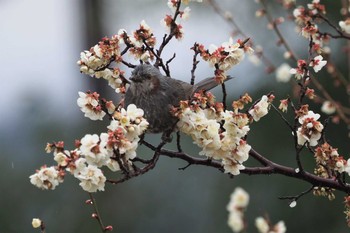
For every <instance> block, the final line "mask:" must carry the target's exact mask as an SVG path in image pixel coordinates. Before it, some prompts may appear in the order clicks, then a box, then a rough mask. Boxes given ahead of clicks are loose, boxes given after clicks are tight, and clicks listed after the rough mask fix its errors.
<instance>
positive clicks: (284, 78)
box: [276, 63, 292, 83]
mask: <svg viewBox="0 0 350 233" xmlns="http://www.w3.org/2000/svg"><path fill="white" fill-rule="evenodd" d="M290 69H291V67H290V66H289V65H288V64H287V63H283V64H281V65H280V66H279V67H278V68H277V70H276V79H277V81H278V82H283V83H287V82H289V80H290V78H291V77H292V74H291V73H290Z"/></svg>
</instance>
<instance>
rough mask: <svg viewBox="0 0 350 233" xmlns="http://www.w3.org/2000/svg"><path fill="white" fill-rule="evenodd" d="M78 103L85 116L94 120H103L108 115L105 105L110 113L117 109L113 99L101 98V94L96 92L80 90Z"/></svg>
mask: <svg viewBox="0 0 350 233" xmlns="http://www.w3.org/2000/svg"><path fill="white" fill-rule="evenodd" d="M77 104H78V106H79V107H80V110H81V111H82V112H83V113H84V116H85V117H87V118H89V119H91V120H93V121H95V120H103V117H104V116H105V115H106V112H105V110H104V109H103V108H104V107H105V108H106V110H107V112H108V113H109V114H112V113H114V111H115V105H114V104H113V103H112V102H111V101H108V102H107V101H103V100H100V95H99V94H98V93H96V92H93V93H91V92H90V91H88V92H86V93H84V92H79V98H78V100H77Z"/></svg>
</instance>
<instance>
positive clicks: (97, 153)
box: [80, 133, 112, 167]
mask: <svg viewBox="0 0 350 233" xmlns="http://www.w3.org/2000/svg"><path fill="white" fill-rule="evenodd" d="M107 140H108V134H106V133H102V134H101V139H100V137H99V136H98V135H97V134H94V135H91V134H86V135H85V136H84V137H83V138H82V139H81V140H80V143H81V146H80V152H81V154H82V155H84V157H85V159H86V162H87V163H88V164H91V165H95V166H97V167H101V166H104V165H106V164H107V162H108V161H109V159H110V156H111V155H112V153H109V152H111V151H108V150H107V148H106V145H107Z"/></svg>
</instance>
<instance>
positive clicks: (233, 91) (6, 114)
mask: <svg viewBox="0 0 350 233" xmlns="http://www.w3.org/2000/svg"><path fill="white" fill-rule="evenodd" d="M218 2H220V5H221V6H222V7H223V8H225V9H226V10H228V11H230V12H231V13H232V15H233V17H234V19H235V20H236V23H237V24H238V25H240V27H241V28H242V29H243V30H244V32H245V33H246V34H247V35H248V36H249V37H251V38H252V40H253V41H254V43H255V44H260V45H262V46H263V47H264V51H265V53H266V55H267V56H268V57H269V58H270V59H271V60H272V61H273V63H274V64H275V65H276V66H278V65H279V64H281V63H283V62H284V61H283V52H284V50H283V48H280V47H277V46H276V44H275V41H276V39H277V38H276V36H275V35H274V34H273V33H272V32H271V31H269V30H267V29H266V23H267V22H266V20H265V19H256V18H255V16H254V14H255V11H256V10H257V9H259V6H258V5H257V4H256V3H254V2H253V1H241V0H219V1H218ZM271 2H272V1H271ZM297 2H298V1H297ZM338 2H340V1H336V2H335V1H329V2H328V5H327V6H328V8H327V9H328V13H329V17H330V18H331V20H332V21H333V22H338V21H339V20H340V16H339V9H340V4H339V3H338ZM298 3H304V2H303V1H299V2H298ZM190 7H191V9H192V12H191V18H190V20H189V21H187V22H184V23H183V26H184V30H185V37H184V39H183V40H182V41H181V42H177V41H173V42H172V43H171V44H170V46H169V47H168V48H167V49H166V50H165V52H164V56H165V57H168V58H170V57H171V56H172V53H173V52H174V51H176V59H175V60H174V61H173V62H172V63H171V65H170V68H171V72H172V75H173V77H176V78H178V79H183V80H187V81H189V80H190V69H191V67H192V51H191V50H190V47H191V46H192V45H193V43H194V42H199V43H202V44H204V45H205V46H209V45H210V44H211V43H214V44H217V45H219V44H221V43H222V42H224V41H227V40H228V38H229V36H230V33H231V32H232V30H233V29H232V28H231V27H230V26H229V25H228V24H227V23H226V22H224V21H223V20H222V19H221V18H220V17H219V16H218V15H217V14H215V13H214V11H213V10H212V8H211V7H210V6H209V5H208V4H198V3H191V4H190ZM270 7H271V9H273V10H274V16H278V15H280V14H284V12H283V11H281V8H280V7H279V6H278V5H277V4H276V3H271V5H270ZM169 13H170V11H169V9H168V8H167V6H166V1H165V0H164V1H160V0H134V1H127V0H114V1H106V0H104V1H103V0H100V1H96V0H95V1H93V0H87V1H82V0H81V1H69V0H60V1H54V0H36V1H33V0H11V1H10V0H1V1H0V30H1V33H0V42H1V48H0V51H1V52H0V64H1V90H2V92H3V94H2V98H0V106H1V110H0V113H1V121H0V148H1V150H0V151H1V152H0V153H1V156H0V171H1V172H0V184H1V186H0V190H1V191H0V195H1V197H0V233H12V232H16V233H18V232H38V230H37V229H36V230H35V229H32V227H31V220H32V218H33V217H39V218H41V219H43V220H44V221H45V223H46V225H47V232H99V228H98V224H97V222H96V221H95V220H93V219H91V218H90V216H91V213H92V211H93V210H92V207H91V206H87V205H86V204H84V202H85V200H86V199H88V195H87V193H85V192H83V190H82V189H81V188H80V187H79V185H78V181H77V180H76V179H74V178H72V177H71V176H70V175H67V177H66V179H65V182H64V183H63V184H61V185H60V186H58V187H57V189H56V190H55V191H41V190H39V189H37V188H36V187H34V186H32V185H31V184H30V182H29V178H28V177H29V176H30V175H31V174H33V173H34V172H35V169H38V168H39V167H40V166H41V165H43V164H48V165H52V164H54V161H53V158H52V156H51V155H50V154H46V153H45V151H44V148H45V146H46V142H52V141H59V140H63V141H65V143H66V144H65V145H66V147H67V148H72V147H73V142H74V139H80V138H82V137H83V136H84V135H85V134H87V133H91V134H93V133H97V134H99V133H100V132H103V131H105V127H106V125H108V122H107V121H105V122H93V121H90V120H88V119H86V118H84V117H83V114H82V113H81V112H80V110H79V108H78V106H77V105H76V99H77V97H78V94H77V93H78V91H86V90H92V91H98V92H100V93H101V94H102V96H103V97H106V98H109V99H113V100H115V101H116V100H117V99H118V96H117V95H116V94H114V93H113V90H112V89H111V88H109V87H108V85H107V83H105V82H103V81H102V80H94V79H91V78H89V77H87V76H85V75H82V74H80V73H79V68H78V66H77V65H76V61H77V60H78V59H79V54H80V52H81V51H83V50H85V49H89V48H90V47H91V46H93V45H94V44H96V43H97V42H98V40H99V39H100V38H102V37H104V36H112V35H113V34H115V33H117V31H118V30H119V29H120V28H124V29H126V30H127V31H128V32H130V31H132V30H135V29H136V28H137V27H138V24H139V23H140V22H141V20H143V19H145V20H146V22H147V23H148V25H150V26H151V27H152V28H153V31H154V33H155V35H156V36H157V38H158V41H160V40H161V38H162V35H163V34H164V33H165V30H164V28H162V27H161V25H160V23H159V21H160V19H162V18H163V17H164V15H165V14H169ZM281 30H282V32H283V33H284V35H285V36H286V38H287V40H289V42H290V43H291V45H292V46H293V48H294V49H295V51H296V52H297V54H298V55H299V56H304V57H305V56H306V54H307V51H306V50H305V48H306V46H307V43H308V42H307V41H306V40H304V39H303V38H301V37H300V36H298V35H297V34H295V33H294V26H293V23H290V22H287V23H285V24H283V26H282V27H281ZM234 39H237V38H234ZM243 39H244V38H243ZM342 46H344V43H343V42H341V41H334V42H332V43H331V44H330V47H331V48H332V50H333V54H334V56H333V57H332V59H333V61H334V62H335V63H336V65H337V66H338V67H339V68H340V70H341V71H343V72H344V73H347V72H348V70H347V67H346V56H345V55H343V54H342ZM290 65H291V66H293V65H294V64H292V63H290ZM211 74H212V70H211V69H210V67H209V66H208V65H207V64H205V63H204V62H201V63H200V65H199V68H198V70H197V78H198V79H201V78H204V77H207V76H210V75H211ZM230 74H231V75H233V76H235V77H236V79H234V80H232V81H230V82H229V83H228V85H227V88H228V94H229V96H228V97H229V103H230V102H231V101H232V100H233V99H235V98H238V97H239V96H240V95H242V94H244V93H245V92H249V93H250V94H251V95H252V96H253V97H254V98H255V99H256V98H259V97H261V95H262V94H264V93H268V92H270V91H274V92H275V95H276V97H277V98H276V99H277V101H278V99H282V98H285V97H286V96H287V95H288V94H291V87H290V85H288V84H280V83H277V82H276V81H275V77H274V74H270V75H267V74H266V73H265V67H264V66H263V65H260V66H255V65H253V64H252V63H251V62H250V61H249V59H248V58H246V59H245V61H244V62H242V63H241V64H240V65H238V66H236V67H234V68H233V69H232V71H230ZM324 74H325V72H323V73H320V74H319V75H318V77H319V78H320V81H321V82H322V83H324V84H325V85H326V86H329V87H330V92H331V93H333V94H334V95H335V96H336V99H337V100H343V99H345V98H346V97H345V96H342V94H341V93H342V91H339V90H333V89H332V87H331V85H330V84H331V82H330V81H329V79H328V80H327V77H326V76H325V75H324ZM214 92H215V94H217V95H218V98H220V89H219V88H217V89H216V90H215V91H214ZM277 101H276V104H277ZM319 107H320V106H316V105H313V109H314V110H315V111H316V112H320V110H319ZM289 119H290V117H289ZM324 119H325V117H323V118H322V120H324ZM327 131H328V132H327V133H328V134H329V138H330V139H332V140H331V143H332V145H333V146H334V147H339V150H340V154H343V155H344V156H345V157H346V158H348V156H349V154H348V153H347V152H348V151H349V143H348V137H347V130H346V127H345V126H344V125H342V124H340V125H334V124H330V126H329V128H328V129H327ZM147 138H148V139H149V140H150V141H153V142H156V141H157V140H158V139H159V137H158V136H155V137H150V136H147ZM182 140H183V147H184V149H185V150H186V151H188V152H189V153H190V154H193V155H195V154H196V153H197V152H198V148H197V147H196V146H194V145H192V143H191V142H190V140H189V139H188V138H186V137H182ZM249 143H250V144H251V145H252V146H253V147H254V148H255V149H256V150H258V151H260V152H261V153H263V154H265V155H266V156H268V158H270V159H273V160H276V161H277V162H280V163H282V164H286V165H289V166H295V162H294V160H293V157H294V154H293V145H292V137H291V135H290V132H288V131H287V127H285V125H284V124H283V122H282V121H281V120H280V119H279V117H278V116H277V114H275V113H274V112H272V111H271V112H270V113H269V115H268V116H267V117H265V118H263V119H262V120H261V121H259V122H258V123H255V124H253V125H252V127H251V132H250V134H249ZM172 147H173V145H169V146H168V148H172ZM139 154H140V155H141V156H143V157H145V158H146V157H147V156H148V155H149V154H150V152H149V151H147V150H142V151H139ZM303 162H304V163H305V164H306V166H307V167H308V168H309V169H310V171H312V169H313V157H312V155H310V154H305V155H304V157H303ZM184 165H186V163H184V162H183V161H179V160H176V159H170V158H167V157H161V159H160V161H159V163H158V164H157V166H156V168H155V169H154V170H152V171H151V172H149V173H147V174H146V175H143V176H141V177H137V178H134V179H132V180H130V181H128V182H126V183H123V184H120V185H116V186H113V185H109V184H107V186H106V191H105V192H102V193H97V194H96V198H97V200H98V204H99V207H100V210H101V213H102V217H103V219H104V222H105V224H111V225H113V226H114V229H115V230H114V232H120V233H124V232H126V233H141V232H142V233H146V232H149V233H151V232H174V233H175V232H191V233H204V232H205V233H211V232H221V233H229V232H231V230H230V229H229V227H228V226H227V224H226V222H227V216H228V214H227V211H226V205H227V203H228V202H229V196H230V194H231V192H232V191H233V190H234V188H235V187H237V186H241V187H243V188H244V189H245V190H246V191H248V192H249V193H250V197H251V202H250V205H249V207H248V209H247V211H246V217H247V221H248V224H249V228H248V231H249V232H256V229H255V227H254V219H255V218H256V217H257V216H261V215H266V214H268V216H269V218H270V219H271V221H272V222H273V223H276V222H277V221H279V220H284V221H285V223H286V225H287V229H288V230H287V231H288V232H309V233H313V232H334V233H341V232H348V231H349V229H348V227H347V226H346V222H345V218H344V214H343V211H344V208H343V205H342V201H343V194H341V193H336V194H337V197H336V199H335V200H334V201H332V202H330V201H328V200H327V199H325V198H321V197H314V196H312V195H308V196H306V197H304V198H302V199H301V200H300V201H298V205H297V206H296V207H295V208H293V209H291V208H289V207H288V203H287V202H285V201H281V200H278V197H279V196H284V195H295V194H299V193H300V192H302V191H304V190H306V189H308V188H309V185H308V184H305V183H303V182H299V181H296V180H293V179H290V178H287V177H282V176H279V175H271V176H251V177H249V176H246V175H240V176H237V177H235V178H234V179H230V178H229V177H228V176H227V175H224V174H222V173H220V172H219V171H216V170H213V169H210V168H207V167H197V166H191V167H189V168H188V169H186V170H185V171H180V170H178V168H180V167H183V166H184ZM246 165H251V166H253V165H255V163H254V162H253V161H248V163H247V164H246Z"/></svg>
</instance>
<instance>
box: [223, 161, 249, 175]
mask: <svg viewBox="0 0 350 233" xmlns="http://www.w3.org/2000/svg"><path fill="white" fill-rule="evenodd" d="M222 165H223V166H224V170H225V173H231V174H232V175H235V176H236V175H239V174H240V170H244V169H245V166H243V165H242V164H239V163H238V162H237V161H235V160H233V159H231V158H224V159H223V160H222Z"/></svg>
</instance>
